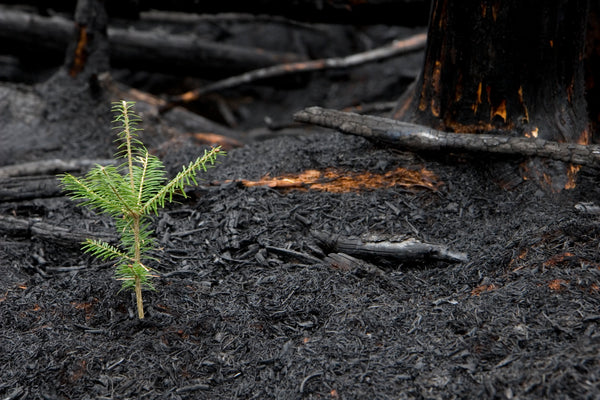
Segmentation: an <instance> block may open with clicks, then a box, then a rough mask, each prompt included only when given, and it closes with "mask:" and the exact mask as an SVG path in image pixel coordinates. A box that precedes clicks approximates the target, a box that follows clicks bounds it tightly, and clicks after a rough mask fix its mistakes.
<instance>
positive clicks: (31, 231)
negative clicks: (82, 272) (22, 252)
mask: <svg viewBox="0 0 600 400" xmlns="http://www.w3.org/2000/svg"><path fill="white" fill-rule="evenodd" d="M0 232H2V233H3V234H6V235H9V236H21V237H37V238H40V239H44V240H47V241H52V242H58V243H61V244H69V245H77V246H79V244H81V242H83V241H85V240H86V239H87V238H95V239H101V240H104V241H107V242H111V243H114V242H116V240H117V237H116V236H115V235H111V234H107V233H103V234H99V233H94V232H89V231H86V230H82V229H77V228H72V227H71V228H65V227H62V226H56V225H51V224H48V223H45V222H41V221H40V220H39V219H37V218H30V219H26V218H17V217H10V216H6V215H0Z"/></svg>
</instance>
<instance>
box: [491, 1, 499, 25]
mask: <svg viewBox="0 0 600 400" xmlns="http://www.w3.org/2000/svg"><path fill="white" fill-rule="evenodd" d="M498 8H500V4H499V2H496V3H494V4H492V18H493V19H494V22H496V19H497V18H498Z"/></svg>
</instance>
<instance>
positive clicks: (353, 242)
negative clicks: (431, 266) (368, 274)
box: [311, 231, 468, 262]
mask: <svg viewBox="0 0 600 400" xmlns="http://www.w3.org/2000/svg"><path fill="white" fill-rule="evenodd" d="M311 234H312V236H313V237H314V238H315V239H316V240H317V242H318V243H319V245H320V246H321V247H322V248H324V249H325V250H328V251H332V252H336V253H345V254H349V255H353V256H356V257H363V258H367V259H373V258H384V259H388V260H389V259H391V260H396V261H423V260H439V261H446V262H466V261H468V258H467V256H466V254H464V253H459V252H456V251H452V250H450V249H449V248H448V247H447V246H443V245H438V244H430V243H423V242H420V241H418V240H416V239H413V238H409V239H406V238H403V239H401V241H396V240H395V239H389V240H363V239H361V238H357V237H342V236H339V235H333V234H331V233H330V232H320V231H312V232H311Z"/></svg>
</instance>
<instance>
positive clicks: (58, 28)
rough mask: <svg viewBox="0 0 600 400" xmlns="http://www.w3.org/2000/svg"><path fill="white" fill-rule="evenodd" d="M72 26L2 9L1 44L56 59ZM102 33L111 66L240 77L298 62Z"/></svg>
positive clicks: (136, 34)
mask: <svg viewBox="0 0 600 400" xmlns="http://www.w3.org/2000/svg"><path fill="white" fill-rule="evenodd" d="M73 27H74V22H73V21H71V20H69V19H67V18H64V17H61V16H58V15H55V16H52V17H44V16H40V15H36V14H32V13H26V12H23V11H15V10H10V9H5V8H2V9H1V12H0V39H1V40H2V41H6V42H8V43H10V44H11V47H15V48H28V49H31V48H35V49H38V51H41V52H47V53H49V54H51V55H53V57H55V58H58V59H60V58H61V57H62V55H63V54H64V52H65V50H66V48H67V46H68V44H69V42H70V40H71V38H72V29H73ZM107 34H108V41H109V42H110V57H111V61H112V62H113V63H115V64H116V65H126V66H128V67H134V66H137V67H139V68H141V69H148V68H152V69H154V70H156V71H162V72H168V73H175V72H177V71H179V72H181V73H188V74H198V73H200V72H202V71H204V72H206V71H211V72H213V73H214V72H217V71H220V72H221V73H222V72H223V71H227V70H229V71H230V72H231V73H240V72H242V71H248V70H253V69H257V68H262V67H266V66H269V65H274V64H281V63H285V62H294V61H300V60H301V59H302V57H299V56H298V55H296V54H293V53H277V52H273V51H267V50H265V49H258V48H255V49H252V48H248V47H241V46H234V45H229V44H223V43H214V42H210V41H207V40H203V39H201V38H197V37H194V36H191V37H190V36H184V35H177V34H165V33H164V32H151V31H141V30H127V29H122V28H117V27H108V31H107ZM42 38H43V39H42ZM48 38H50V39H48Z"/></svg>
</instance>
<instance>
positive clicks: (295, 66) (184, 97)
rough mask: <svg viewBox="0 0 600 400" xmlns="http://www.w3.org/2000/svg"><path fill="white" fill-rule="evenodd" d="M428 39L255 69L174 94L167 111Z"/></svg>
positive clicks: (409, 48) (418, 45)
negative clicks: (264, 81)
mask: <svg viewBox="0 0 600 400" xmlns="http://www.w3.org/2000/svg"><path fill="white" fill-rule="evenodd" d="M426 42H427V34H426V33H419V34H417V35H414V36H411V37H409V38H406V39H401V40H394V41H393V42H392V43H390V44H387V45H385V46H382V47H378V48H376V49H373V50H369V51H365V52H362V53H357V54H352V55H349V56H347V57H334V58H323V59H318V60H311V61H301V62H292V63H285V64H279V65H274V66H270V67H266V68H259V69H255V70H253V71H249V72H246V73H243V74H240V75H236V76H232V77H230V78H227V79H223V80H220V81H217V82H214V83H212V84H210V85H207V86H204V87H201V88H197V89H194V90H190V91H189V92H185V93H183V94H180V95H178V96H173V97H171V98H169V102H170V103H171V104H170V105H168V106H167V107H166V108H165V110H166V109H169V108H171V107H172V106H173V105H174V104H181V103H189V102H191V101H195V100H197V99H199V98H200V97H201V96H203V95H205V94H207V93H211V92H216V91H219V90H223V89H230V88H232V87H235V86H239V85H242V84H245V83H249V82H254V81H257V80H261V79H266V78H274V77H278V76H282V75H288V74H293V73H299V72H311V71H317V70H325V69H334V68H349V67H354V66H357V65H361V64H366V63H368V62H372V61H379V60H383V59H386V58H391V57H395V56H399V55H402V54H406V53H410V52H413V51H417V50H420V49H422V48H424V47H425V44H426ZM173 103H174V104H173Z"/></svg>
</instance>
